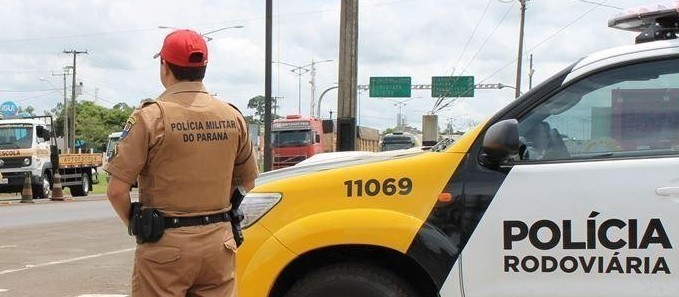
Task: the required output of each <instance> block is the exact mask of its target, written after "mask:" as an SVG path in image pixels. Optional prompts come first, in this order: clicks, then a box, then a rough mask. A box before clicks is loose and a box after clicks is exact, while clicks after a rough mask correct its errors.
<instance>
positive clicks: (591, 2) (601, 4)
mask: <svg viewBox="0 0 679 297" xmlns="http://www.w3.org/2000/svg"><path fill="white" fill-rule="evenodd" d="M498 1H499V0H498ZM573 1H578V2H582V3H587V4H593V5H596V6H603V7H608V8H613V9H617V10H623V9H624V8H622V7H617V6H613V5H607V4H603V2H601V3H597V2H594V1H587V0H573Z"/></svg>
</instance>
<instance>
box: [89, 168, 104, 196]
mask: <svg viewBox="0 0 679 297" xmlns="http://www.w3.org/2000/svg"><path fill="white" fill-rule="evenodd" d="M106 175H107V173H106V172H103V171H101V172H99V183H98V184H93V185H92V191H90V194H106V187H108V182H107V181H106Z"/></svg>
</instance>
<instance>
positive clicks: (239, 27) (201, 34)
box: [158, 25, 245, 42]
mask: <svg viewBox="0 0 679 297" xmlns="http://www.w3.org/2000/svg"><path fill="white" fill-rule="evenodd" d="M241 28H245V27H244V26H241V25H236V26H229V27H224V28H219V29H216V30H212V31H208V32H205V33H200V36H203V37H204V38H205V40H206V41H208V42H209V41H210V40H212V39H213V38H212V37H208V36H207V35H210V34H212V33H216V32H219V31H223V30H226V29H241ZM158 29H174V30H180V29H179V28H176V27H170V26H158Z"/></svg>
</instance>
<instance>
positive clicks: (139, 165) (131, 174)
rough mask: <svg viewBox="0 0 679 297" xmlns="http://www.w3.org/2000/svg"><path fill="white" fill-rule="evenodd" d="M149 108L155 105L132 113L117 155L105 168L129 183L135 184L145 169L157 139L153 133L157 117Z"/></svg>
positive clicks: (119, 143) (121, 138)
mask: <svg viewBox="0 0 679 297" xmlns="http://www.w3.org/2000/svg"><path fill="white" fill-rule="evenodd" d="M155 108H158V107H157V106H156V107H155ZM147 109H153V107H145V108H143V109H137V110H135V111H134V112H133V113H132V115H131V116H130V118H129V119H128V120H127V123H126V124H125V128H124V129H123V133H122V135H121V137H120V140H119V142H118V146H117V153H116V155H115V157H113V159H112V160H111V161H109V163H108V164H107V165H106V167H105V168H104V170H105V171H106V172H108V173H109V174H110V175H112V176H115V177H116V178H118V179H120V180H123V181H125V182H127V183H129V184H134V183H135V182H136V180H137V176H139V173H141V171H142V170H143V169H144V166H145V165H146V160H147V158H148V153H149V150H150V148H151V147H152V146H153V143H152V142H153V141H155V139H156V137H155V136H154V135H153V134H154V132H155V131H154V130H156V129H154V128H153V127H154V126H157V123H156V119H155V118H154V117H152V116H150V115H149V110H147Z"/></svg>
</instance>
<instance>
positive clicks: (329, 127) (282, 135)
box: [272, 114, 379, 169]
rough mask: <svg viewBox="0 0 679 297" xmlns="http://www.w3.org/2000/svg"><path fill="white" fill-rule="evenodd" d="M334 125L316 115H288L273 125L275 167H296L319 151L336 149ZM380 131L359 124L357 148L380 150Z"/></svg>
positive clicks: (275, 121)
mask: <svg viewBox="0 0 679 297" xmlns="http://www.w3.org/2000/svg"><path fill="white" fill-rule="evenodd" d="M334 131H335V129H334V125H333V122H332V121H330V120H326V121H321V120H320V119H318V118H316V117H304V116H302V115H297V114H293V115H287V116H286V117H284V118H281V119H276V120H274V121H273V124H272V147H273V156H274V159H273V169H280V168H285V167H290V166H293V165H295V164H297V163H299V162H301V161H303V160H306V159H308V158H310V157H311V156H313V155H315V154H320V153H324V152H333V151H335V139H336V136H335V133H334ZM378 137H379V131H377V130H376V129H372V128H367V127H358V128H357V133H356V143H357V150H359V151H377V150H378Z"/></svg>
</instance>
